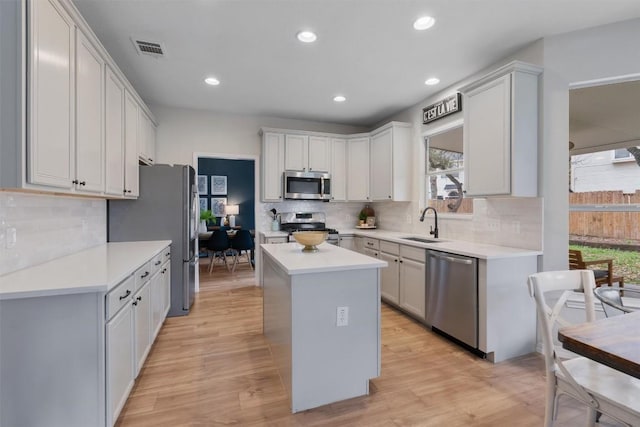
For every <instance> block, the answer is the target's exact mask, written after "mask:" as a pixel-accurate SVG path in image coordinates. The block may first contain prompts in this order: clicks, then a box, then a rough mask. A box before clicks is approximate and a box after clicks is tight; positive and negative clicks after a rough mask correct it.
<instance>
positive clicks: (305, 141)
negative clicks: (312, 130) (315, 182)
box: [284, 134, 331, 172]
mask: <svg viewBox="0 0 640 427" xmlns="http://www.w3.org/2000/svg"><path fill="white" fill-rule="evenodd" d="M284 153H285V161H284V168H285V170H295V171H301V172H315V171H317V172H329V168H330V165H331V145H330V142H329V137H327V136H317V135H295V134H286V135H285V149H284Z"/></svg>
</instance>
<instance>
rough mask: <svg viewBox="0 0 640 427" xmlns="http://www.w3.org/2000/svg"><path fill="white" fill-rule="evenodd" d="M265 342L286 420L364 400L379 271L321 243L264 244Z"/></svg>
mask: <svg viewBox="0 0 640 427" xmlns="http://www.w3.org/2000/svg"><path fill="white" fill-rule="evenodd" d="M261 247H262V255H263V268H262V277H261V283H262V284H263V287H264V299H263V301H264V302H263V308H264V310H263V313H264V314H263V315H264V335H265V337H266V338H267V340H268V342H269V344H270V346H271V351H272V354H273V358H274V361H275V363H276V366H277V367H278V370H279V372H280V376H281V378H282V382H283V384H284V386H285V388H286V390H287V393H288V394H289V398H290V405H291V411H292V412H293V413H296V412H299V411H304V410H306V409H310V408H315V407H317V406H321V405H325V404H328V403H332V402H337V401H340V400H344V399H349V398H352V397H356V396H362V395H365V394H368V393H369V380H370V379H371V378H375V377H378V376H379V375H380V268H383V267H386V266H387V263H386V262H385V261H381V260H377V259H375V258H371V257H368V256H365V255H362V254H358V253H356V252H353V251H349V250H346V249H343V248H340V247H337V246H333V245H329V244H327V243H323V244H321V245H319V247H318V249H319V251H318V252H315V253H303V252H302V251H301V249H302V246H301V245H299V244H297V243H287V244H263V245H261Z"/></svg>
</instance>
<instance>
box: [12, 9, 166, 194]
mask: <svg viewBox="0 0 640 427" xmlns="http://www.w3.org/2000/svg"><path fill="white" fill-rule="evenodd" d="M25 3H26V11H27V13H26V16H25V18H26V21H27V22H26V23H20V26H19V28H21V29H22V31H23V32H24V33H23V34H20V36H21V37H20V38H19V40H18V41H14V42H16V43H18V45H19V48H20V49H21V50H22V52H23V53H24V54H25V55H26V57H27V61H26V63H27V70H26V74H25V75H24V76H19V79H18V80H19V81H18V82H17V83H22V82H24V83H25V84H26V94H27V96H28V98H27V99H26V109H25V116H24V119H25V123H26V129H24V130H23V131H26V132H25V133H26V135H27V138H26V139H25V141H26V146H25V147H22V144H23V143H22V141H20V140H16V143H15V144H16V147H9V146H8V145H6V146H4V147H3V148H2V153H0V155H2V156H4V155H7V156H10V157H13V158H15V159H16V161H15V164H18V165H20V166H16V167H15V169H16V171H22V170H25V171H26V172H25V173H24V174H21V175H20V174H17V173H16V174H15V176H17V177H19V178H11V175H12V174H11V173H8V174H5V175H3V176H2V181H3V182H2V185H3V187H18V188H29V189H35V190H42V191H55V192H61V193H68V194H86V195H93V196H101V197H106V198H120V197H137V195H138V171H137V168H138V156H139V154H140V160H142V161H143V162H144V163H153V160H154V158H155V138H156V129H155V124H154V118H153V116H152V115H151V113H150V112H149V110H148V109H147V108H146V106H144V104H143V103H142V101H141V100H140V98H139V97H138V96H137V94H136V93H135V91H134V90H133V88H132V87H131V85H130V84H129V82H128V81H127V79H126V77H125V76H124V75H123V74H122V72H120V70H119V68H118V66H117V65H116V64H115V63H114V62H113V61H112V60H111V57H110V56H109V54H108V53H107V51H106V50H105V49H104V47H103V46H102V44H101V43H100V42H99V41H98V39H97V38H96V37H95V35H94V33H93V31H92V30H91V28H89V27H88V26H87V23H86V21H84V19H82V17H81V16H80V14H79V12H78V11H77V9H76V8H75V6H74V4H73V3H72V1H71V0H38V1H28V2H25ZM3 29H4V28H3ZM7 35H8V36H12V35H14V34H12V33H11V28H9V29H8V30H7ZM15 77H16V76H11V75H5V74H3V75H2V76H0V84H2V85H5V84H11V85H14V86H15V85H16V78H15ZM125 92H126V93H127V94H128V95H127V103H126V105H125ZM17 104H19V103H17ZM125 110H126V111H125ZM16 111H17V112H18V114H23V112H22V111H20V110H19V109H18V110H16ZM132 114H135V115H136V117H135V119H133V117H132ZM132 150H133V151H132ZM13 152H15V153H18V154H16V155H13V154H12V153H13Z"/></svg>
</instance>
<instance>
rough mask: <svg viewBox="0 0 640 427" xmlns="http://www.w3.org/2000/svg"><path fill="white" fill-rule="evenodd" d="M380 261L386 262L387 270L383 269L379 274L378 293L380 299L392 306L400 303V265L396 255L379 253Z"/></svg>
mask: <svg viewBox="0 0 640 427" xmlns="http://www.w3.org/2000/svg"><path fill="white" fill-rule="evenodd" d="M380 259H381V260H383V261H387V263H388V264H389V265H388V266H387V268H383V269H382V272H381V274H380V293H381V294H382V298H383V299H384V300H385V301H387V302H391V303H394V304H398V303H399V301H400V264H399V263H398V255H394V254H390V253H387V252H380Z"/></svg>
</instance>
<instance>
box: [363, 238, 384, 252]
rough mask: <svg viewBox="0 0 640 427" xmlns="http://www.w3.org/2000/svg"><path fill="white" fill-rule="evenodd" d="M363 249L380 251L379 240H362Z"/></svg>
mask: <svg viewBox="0 0 640 427" xmlns="http://www.w3.org/2000/svg"><path fill="white" fill-rule="evenodd" d="M364 247H365V248H369V249H380V240H378V239H372V238H370V237H365V238H364Z"/></svg>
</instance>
